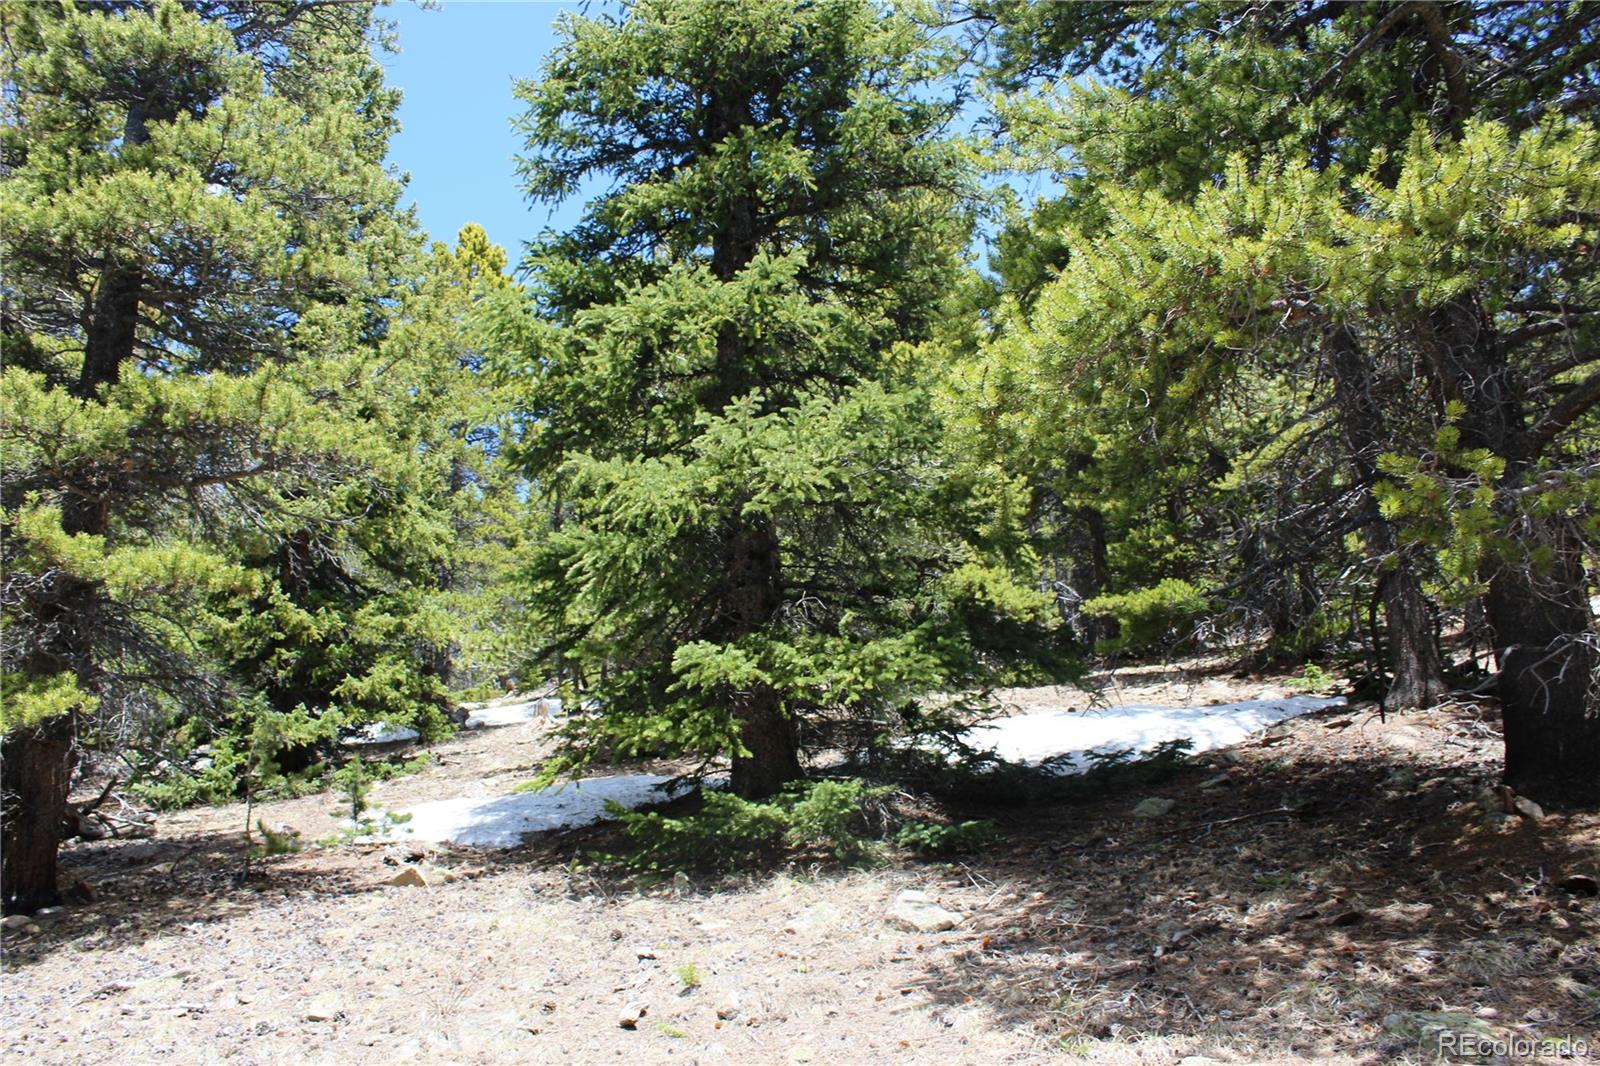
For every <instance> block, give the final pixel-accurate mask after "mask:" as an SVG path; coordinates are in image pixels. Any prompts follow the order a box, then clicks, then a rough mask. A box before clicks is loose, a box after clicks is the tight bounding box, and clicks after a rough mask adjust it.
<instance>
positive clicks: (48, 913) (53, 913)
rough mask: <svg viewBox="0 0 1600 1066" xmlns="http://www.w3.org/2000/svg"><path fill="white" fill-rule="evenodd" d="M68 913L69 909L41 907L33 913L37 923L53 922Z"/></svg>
mask: <svg viewBox="0 0 1600 1066" xmlns="http://www.w3.org/2000/svg"><path fill="white" fill-rule="evenodd" d="M66 913H67V908H65V907H40V908H39V909H38V910H36V911H34V912H33V917H34V919H35V920H36V921H44V922H51V921H55V920H56V919H57V918H62V917H65V916H66Z"/></svg>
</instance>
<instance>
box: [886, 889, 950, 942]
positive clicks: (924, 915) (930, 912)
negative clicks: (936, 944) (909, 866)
mask: <svg viewBox="0 0 1600 1066" xmlns="http://www.w3.org/2000/svg"><path fill="white" fill-rule="evenodd" d="M889 920H890V921H891V922H893V923H894V924H895V925H898V926H899V927H900V928H902V929H905V930H907V931H909V932H913V933H940V932H943V931H944V930H946V929H954V928H955V927H956V926H957V925H960V924H961V915H959V914H957V913H955V912H954V911H947V910H945V909H944V908H943V907H941V906H939V905H938V904H937V903H935V902H933V900H932V899H930V898H929V897H928V894H927V893H926V892H918V891H916V890H914V889H907V890H906V891H904V892H901V893H900V894H899V895H897V896H895V898H894V902H893V903H892V904H890V906H889Z"/></svg>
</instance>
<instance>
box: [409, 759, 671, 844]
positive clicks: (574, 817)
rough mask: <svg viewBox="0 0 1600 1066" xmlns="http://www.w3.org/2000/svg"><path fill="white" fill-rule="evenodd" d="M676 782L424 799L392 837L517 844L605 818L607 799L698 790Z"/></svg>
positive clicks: (635, 802) (587, 784) (650, 779)
mask: <svg viewBox="0 0 1600 1066" xmlns="http://www.w3.org/2000/svg"><path fill="white" fill-rule="evenodd" d="M671 780H673V779H672V778H670V777H663V776H661V775H660V774H621V775H618V776H616V777H588V778H584V779H583V780H582V781H571V782H567V783H564V784H559V785H553V786H551V787H550V788H547V789H543V790H541V791H539V792H514V793H512V794H511V795H509V796H493V797H490V798H489V799H453V800H440V801H438V802H437V803H424V804H420V805H419V806H416V807H412V808H410V809H408V810H406V811H405V812H403V813H405V814H409V815H410V816H411V818H410V820H409V821H406V822H403V823H401V824H399V825H396V826H395V827H394V828H393V829H391V830H390V832H389V836H390V837H391V838H394V839H399V840H406V839H411V840H426V841H430V842H432V843H436V844H458V845H460V846H462V847H467V848H514V847H516V846H517V845H518V844H521V843H522V841H523V838H524V837H526V836H528V835H529V834H530V833H545V832H549V831H550V830H552V829H568V828H571V827H572V826H578V825H588V824H590V823H591V822H598V821H601V820H602V819H604V818H606V817H607V815H606V801H607V800H614V801H616V802H617V803H620V804H622V806H624V807H628V808H630V809H631V808H634V807H643V806H645V805H646V804H651V803H665V802H666V801H667V800H669V799H676V798H677V797H678V796H682V795H684V794H685V793H688V792H691V791H693V790H694V787H695V786H694V785H693V784H692V783H689V782H682V783H680V784H679V785H678V787H677V788H675V789H670V790H669V789H667V788H665V787H664V786H665V785H666V784H667V782H669V781H671Z"/></svg>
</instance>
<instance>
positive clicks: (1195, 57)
mask: <svg viewBox="0 0 1600 1066" xmlns="http://www.w3.org/2000/svg"><path fill="white" fill-rule="evenodd" d="M980 17H992V18H993V19H995V20H996V23H997V25H998V27H999V49H998V55H997V60H996V64H995V69H996V72H997V73H996V77H997V79H998V80H999V81H1000V82H1002V83H1005V84H1008V85H1009V86H1011V87H1013V88H1020V87H1023V86H1025V85H1032V86H1035V87H1036V88H1038V90H1039V91H1037V92H1029V93H1024V94H1023V95H1021V96H1020V97H1018V98H1015V99H1013V100H1012V101H1010V102H1009V103H1008V104H1007V105H1006V106H1005V108H1004V109H1003V112H1004V113H1005V114H1006V116H1007V118H1008V120H1009V121H1010V122H1011V123H1012V128H1013V129H1015V130H1018V131H1026V138H1027V140H1029V141H1031V143H1030V144H1025V145H1023V147H1024V148H1025V149H1029V150H1032V151H1033V152H1035V153H1036V155H1037V156H1038V157H1039V158H1040V159H1041V160H1042V159H1051V160H1053V164H1052V165H1053V166H1054V167H1055V168H1056V169H1057V170H1058V171H1061V172H1067V173H1069V174H1070V182H1071V186H1072V189H1073V200H1074V202H1075V203H1076V204H1078V205H1081V209H1080V219H1081V220H1082V221H1083V224H1080V225H1078V226H1076V227H1074V228H1075V231H1076V241H1077V243H1074V238H1073V237H1068V238H1067V239H1066V240H1065V241H1064V242H1063V241H1062V239H1061V238H1060V237H1059V236H1058V237H1057V238H1056V240H1057V243H1058V244H1059V243H1066V244H1073V245H1074V247H1073V251H1072V255H1074V256H1076V255H1078V254H1080V253H1085V252H1087V253H1088V254H1090V255H1092V256H1096V257H1101V258H1102V259H1107V258H1108V257H1114V256H1118V255H1121V256H1124V257H1125V258H1126V260H1127V262H1125V263H1121V264H1118V265H1119V269H1120V268H1122V267H1125V268H1126V270H1125V272H1124V274H1123V277H1124V278H1125V279H1126V280H1124V281H1123V282H1122V283H1121V284H1120V285H1117V286H1115V287H1108V288H1106V289H1105V290H1104V291H1103V293H1102V296H1101V297H1100V298H1092V297H1090V296H1089V295H1088V294H1087V292H1086V290H1083V289H1082V288H1081V286H1079V287H1078V297H1077V298H1079V299H1082V300H1083V305H1082V306H1080V307H1078V308H1077V309H1076V311H1075V312H1074V313H1075V314H1079V315H1083V316H1085V317H1088V318H1094V317H1095V316H1098V315H1101V314H1102V313H1103V312H1104V310H1105V309H1106V308H1107V307H1108V305H1109V304H1110V303H1111V302H1113V301H1115V302H1117V303H1118V304H1119V306H1117V308H1116V316H1117V317H1118V318H1119V319H1121V320H1122V321H1127V320H1126V318H1125V316H1124V312H1125V311H1126V310H1127V307H1125V306H1120V304H1121V302H1122V301H1124V300H1126V299H1127V298H1128V297H1129V296H1130V295H1131V294H1133V293H1136V292H1137V293H1139V295H1138V296H1137V297H1135V298H1134V299H1133V300H1132V301H1131V303H1130V304H1129V305H1128V306H1134V305H1137V306H1139V307H1142V308H1143V310H1144V311H1145V312H1146V313H1147V314H1148V315H1149V316H1151V317H1147V318H1144V319H1142V320H1141V323H1142V327H1141V328H1142V340H1143V343H1144V344H1145V345H1146V346H1147V347H1146V350H1145V351H1142V352H1140V351H1135V352H1132V353H1130V360H1131V362H1132V364H1133V365H1147V364H1148V363H1149V361H1150V357H1151V356H1152V355H1159V356H1160V358H1162V359H1172V358H1174V357H1176V358H1177V359H1178V360H1180V362H1181V363H1182V365H1183V366H1184V368H1185V369H1184V372H1185V373H1192V374H1198V375H1205V374H1206V373H1207V367H1211V368H1213V370H1215V369H1217V368H1230V367H1233V366H1237V365H1238V364H1239V363H1240V362H1241V361H1255V362H1256V365H1258V366H1263V367H1264V368H1269V372H1275V373H1278V374H1289V373H1292V372H1294V370H1295V369H1296V368H1298V367H1303V366H1307V365H1311V366H1315V367H1316V368H1317V369H1318V370H1319V372H1320V373H1321V374H1322V375H1324V378H1325V380H1326V381H1328V382H1329V384H1330V387H1329V389H1328V391H1327V395H1328V398H1329V399H1330V400H1331V401H1332V405H1333V411H1334V413H1335V418H1334V420H1333V422H1332V423H1330V424H1331V425H1334V426H1336V427H1337V428H1338V430H1339V432H1340V434H1341V436H1342V438H1343V448H1342V449H1341V450H1342V454H1343V456H1344V457H1345V459H1346V467H1347V471H1346V477H1345V479H1344V483H1345V484H1346V485H1347V486H1348V487H1349V488H1350V489H1351V490H1352V495H1351V499H1352V501H1353V504H1354V506H1353V507H1352V508H1351V512H1352V513H1351V517H1352V518H1353V519H1354V520H1355V521H1356V522H1358V523H1359V525H1360V527H1361V528H1362V529H1363V530H1364V533H1365V540H1366V550H1367V552H1368V553H1370V555H1371V556H1372V557H1373V559H1374V562H1375V563H1376V564H1377V567H1378V578H1379V584H1380V588H1381V589H1382V592H1383V597H1384V600H1385V604H1386V606H1387V607H1388V611H1389V629H1390V633H1391V651H1392V653H1393V655H1394V663H1395V668H1396V669H1395V673H1396V686H1395V688H1396V690H1397V691H1398V692H1399V693H1400V695H1401V696H1403V697H1404V699H1401V700H1399V702H1405V703H1427V702H1431V701H1432V700H1433V699H1434V698H1436V697H1437V695H1438V693H1439V691H1440V682H1439V681H1438V680H1437V676H1436V675H1437V669H1436V663H1437V652H1436V651H1435V650H1434V648H1433V637H1432V634H1431V632H1430V630H1431V628H1432V619H1431V611H1430V610H1429V608H1428V604H1427V602H1426V599H1425V590H1424V587H1423V583H1424V581H1425V580H1434V581H1444V582H1451V583H1453V585H1454V589H1455V590H1456V591H1457V592H1458V593H1459V594H1462V595H1470V596H1479V597H1481V598H1482V602H1483V604H1484V608H1485V613H1486V615H1487V618H1488V621H1489V627H1490V629H1491V630H1492V639H1493V644H1494V647H1495V649H1496V655H1497V659H1498V665H1499V668H1500V671H1499V684H1498V689H1499V695H1500V697H1501V703H1502V707H1503V710H1504V715H1505V724H1506V745H1507V748H1506V763H1507V778H1508V780H1509V781H1510V782H1511V783H1513V784H1514V785H1516V786H1517V787H1519V788H1523V787H1526V788H1528V789H1530V790H1533V791H1535V792H1542V793H1544V794H1546V795H1552V796H1553V795H1557V794H1560V793H1563V792H1566V793H1570V794H1574V795H1580V796H1584V795H1586V796H1590V797H1592V796H1593V795H1594V790H1595V788H1596V787H1600V777H1597V776H1596V775H1595V774H1594V772H1593V766H1594V764H1595V761H1596V759H1597V758H1600V706H1597V704H1596V701H1595V700H1594V697H1593V691H1594V677H1595V675H1596V668H1597V666H1600V657H1597V654H1596V650H1595V649H1596V646H1597V643H1600V642H1597V641H1596V638H1595V635H1594V631H1593V629H1594V626H1593V620H1592V617H1591V612H1590V610H1589V606H1588V594H1589V593H1588V589H1589V586H1590V585H1591V581H1590V580H1589V577H1588V576H1587V574H1586V572H1585V556H1586V555H1587V554H1590V553H1592V543H1593V539H1592V538H1593V534H1592V529H1590V528H1589V520H1588V519H1587V518H1586V517H1585V510H1584V509H1585V507H1586V506H1587V504H1586V503H1585V501H1586V500H1587V499H1589V498H1590V496H1591V495H1592V491H1593V484H1592V483H1593V479H1592V477H1590V476H1588V475H1587V474H1586V473H1585V471H1586V470H1591V469H1592V465H1591V462H1592V445H1591V442H1590V439H1589V438H1590V434H1591V432H1592V418H1593V415H1592V412H1593V409H1594V407H1595V406H1596V404H1597V403H1600V383H1597V380H1600V378H1597V374H1596V371H1595V366H1594V358H1593V353H1594V351H1595V346H1594V337H1593V334H1594V329H1595V324H1596V321H1597V320H1596V319H1595V317H1594V316H1593V314H1592V310H1591V309H1592V307H1593V292H1592V288H1593V278H1594V271H1593V269H1592V267H1593V255H1594V248H1595V241H1594V237H1593V234H1592V233H1591V232H1590V231H1591V230H1592V223H1593V214H1592V211H1591V209H1590V207H1589V206H1588V204H1589V203H1590V199H1589V198H1590V196H1591V194H1592V193H1591V189H1590V186H1589V185H1588V184H1587V183H1586V182H1585V181H1584V180H1583V177H1582V174H1583V168H1585V167H1591V168H1592V167H1593V165H1594V164H1593V157H1592V154H1591V140H1590V138H1591V137H1592V131H1591V130H1590V128H1589V127H1588V126H1586V125H1584V124H1583V123H1582V122H1580V121H1579V120H1580V119H1582V118H1583V117H1585V116H1586V115H1588V114H1590V113H1592V109H1593V105H1594V103H1595V100H1596V96H1595V90H1594V59H1593V57H1594V39H1595V33H1596V28H1597V27H1600V15H1597V13H1596V11H1595V10H1594V9H1592V8H1589V7H1586V6H1584V5H1541V4H1506V5H1493V6H1483V5H1477V6H1472V5H1468V6H1460V5H1446V4H1438V3H1415V4H1393V5H1378V4H1371V5H1367V4H1363V5H1355V4H1352V5H1328V4H1312V3H1306V4H1292V5H1291V4H1285V5H1268V6H1263V5H1232V4H1217V5H1212V4H1170V5H1149V6H1146V5H1132V4H1129V5H1123V4H1107V5H1097V6H1096V7H1094V8H1092V9H1089V10H1084V9H1081V8H1072V7H1066V6H1060V7H1040V8H1029V7H1024V6H1023V5H1009V4H996V5H986V6H985V7H984V10H983V11H980ZM1135 42H1137V43H1135ZM1041 76H1042V77H1044V78H1045V79H1046V80H1045V81H1043V82H1041V81H1038V80H1036V79H1038V78H1040V77H1041ZM1073 77H1078V78H1080V79H1081V80H1080V81H1079V82H1078V83H1076V84H1074V85H1073V86H1072V87H1071V88H1070V89H1063V90H1062V91H1060V92H1058V91H1056V89H1055V88H1053V87H1052V86H1051V85H1050V84H1049V83H1048V82H1049V79H1057V78H1059V79H1063V80H1062V81H1061V82H1057V84H1063V85H1064V84H1065V79H1067V78H1073ZM1219 186H1221V187H1222V188H1223V189H1224V190H1225V192H1226V196H1225V197H1223V198H1220V199H1219V197H1218V195H1217V190H1218V187H1219ZM1140 196H1145V197H1148V199H1147V200H1143V201H1141V200H1139V199H1138V197H1140ZM1202 206H1204V207H1205V210H1201V208H1202ZM1379 225H1383V226H1387V227H1388V228H1387V229H1385V230H1384V232H1383V234H1382V236H1381V239H1380V238H1379V236H1378V235H1377V234H1376V233H1375V232H1374V231H1373V230H1372V229H1371V227H1375V226H1379ZM1208 245H1209V246H1208ZM1353 249H1361V253H1360V254H1357V253H1356V252H1354V251H1353ZM1184 271H1189V273H1184ZM1101 280H1102V282H1105V280H1106V279H1105V278H1102V279H1101ZM1158 291H1159V292H1160V293H1163V294H1164V295H1157V292H1158ZM1040 299H1041V301H1042V300H1044V299H1045V298H1044V297H1041V298H1040ZM1163 299H1166V300H1167V302H1166V304H1165V306H1164V307H1163V306H1160V304H1161V301H1162V300H1163ZM1219 315H1220V316H1221V317H1220V318H1219V317H1218V316H1219ZM1073 328H1075V329H1077V328H1082V327H1073ZM1208 330H1209V332H1208ZM1274 363H1275V364H1276V366H1277V367H1278V369H1277V370H1276V371H1270V367H1271V366H1272V364H1274ZM1212 377H1213V380H1218V381H1220V380H1222V379H1221V378H1220V377H1218V376H1217V375H1216V374H1214V373H1213V375H1212ZM1419 383H1420V385H1421V386H1423V387H1420V388H1419V387H1418V385H1419ZM1424 474H1427V475H1429V477H1431V480H1430V479H1429V477H1424Z"/></svg>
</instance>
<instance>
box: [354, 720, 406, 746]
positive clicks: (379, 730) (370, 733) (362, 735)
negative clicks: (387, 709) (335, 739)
mask: <svg viewBox="0 0 1600 1066" xmlns="http://www.w3.org/2000/svg"><path fill="white" fill-rule="evenodd" d="M421 735H422V734H421V733H418V732H417V731H416V730H415V729H412V728H410V727H409V726H392V725H385V724H384V723H383V722H373V723H372V724H371V725H367V726H363V727H362V728H361V729H359V730H357V731H356V732H355V733H354V734H352V735H351V736H348V737H345V738H344V740H343V741H341V742H340V743H342V744H343V745H344V746H345V747H347V748H359V747H365V746H366V745H368V744H398V743H400V742H401V741H402V740H416V739H417V738H418V737H420V736H421Z"/></svg>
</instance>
